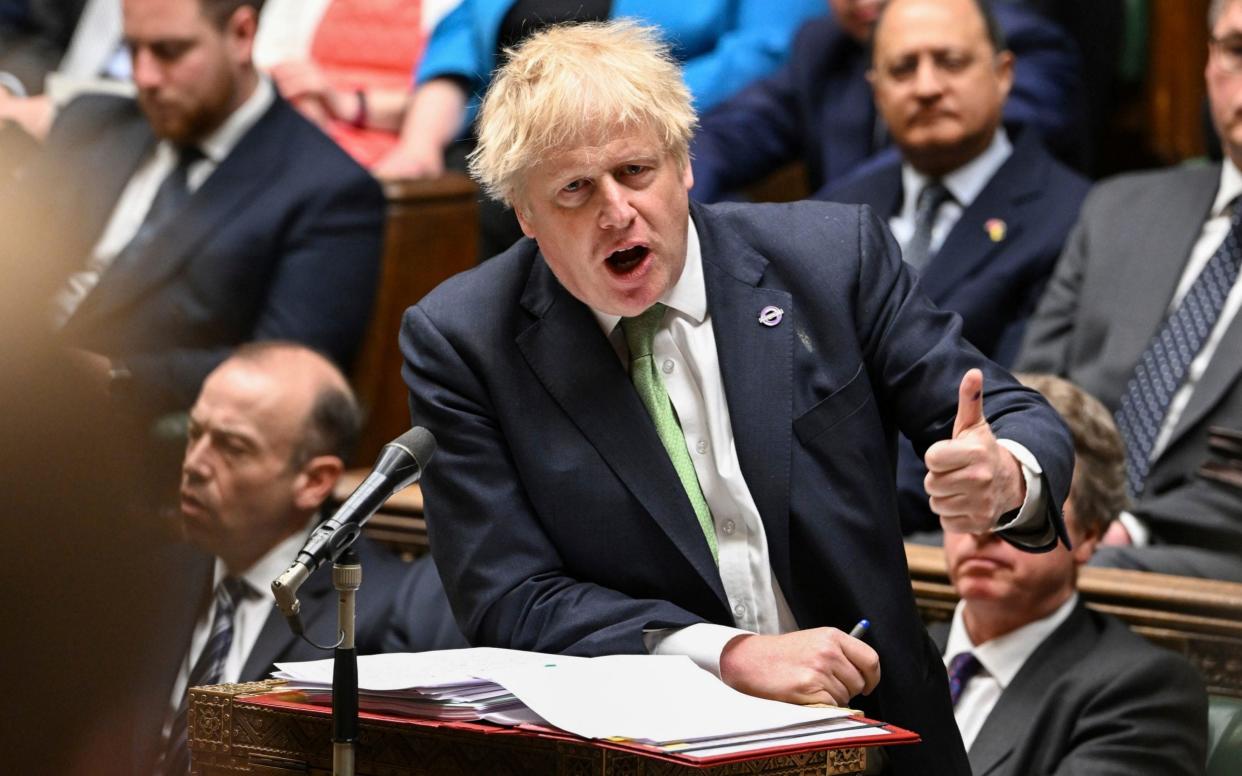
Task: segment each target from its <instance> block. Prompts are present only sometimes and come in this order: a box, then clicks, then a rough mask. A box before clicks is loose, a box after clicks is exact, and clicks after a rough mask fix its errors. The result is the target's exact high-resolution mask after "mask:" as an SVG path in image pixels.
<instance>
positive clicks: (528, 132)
mask: <svg viewBox="0 0 1242 776" xmlns="http://www.w3.org/2000/svg"><path fill="white" fill-rule="evenodd" d="M506 54H507V56H508V61H507V62H506V63H505V64H504V66H503V67H501V68H500V69H499V70H498V71H497V72H496V75H495V77H494V78H493V79H492V84H491V86H490V88H488V90H487V95H486V96H485V97H484V98H483V106H482V109H481V110H480V113H479V122H478V145H477V146H476V147H475V150H474V152H473V153H471V154H470V172H471V173H472V174H473V175H474V177H475V179H476V180H477V181H478V182H479V184H480V185H481V186H483V188H484V190H486V191H487V193H488V194H489V195H491V196H492V197H493V198H495V199H498V200H500V201H502V202H504V203H506V204H510V205H511V204H513V200H514V197H515V195H517V194H518V193H519V192H520V190H521V183H522V178H523V176H524V175H525V173H526V172H528V171H529V170H530V169H532V168H533V167H535V166H536V165H538V164H540V163H541V162H543V161H545V160H546V159H549V158H550V157H552V156H554V155H555V154H556V153H558V152H561V151H564V150H566V149H569V148H573V147H575V146H578V145H582V144H585V143H591V144H597V143H600V141H603V142H607V141H608V140H609V139H611V138H614V137H617V136H619V135H621V134H622V133H624V132H627V131H632V130H635V129H651V130H653V131H654V132H655V134H656V136H657V137H658V138H659V140H660V142H661V143H662V144H663V146H664V149H665V150H666V151H667V152H668V153H670V154H671V155H672V156H673V158H674V160H675V161H676V162H677V164H679V165H681V166H682V168H683V169H684V167H685V165H687V164H689V163H690V154H689V147H690V136H691V135H692V134H693V132H694V128H695V125H696V123H697V119H696V118H695V114H694V109H693V108H692V107H691V99H690V91H689V89H687V88H686V84H685V81H684V80H683V79H682V75H681V68H680V66H679V65H678V64H677V62H676V61H675V60H674V59H673V57H672V55H671V54H670V53H669V47H668V44H666V43H665V42H664V41H663V40H661V38H660V33H659V31H658V30H657V29H655V28H654V27H647V26H644V25H641V24H638V23H636V22H634V21H631V20H624V19H623V20H617V21H610V22H587V23H580V24H564V25H557V26H553V27H549V28H547V29H545V30H542V31H541V32H538V33H536V34H534V35H532V36H531V37H529V38H527V39H526V41H525V42H523V43H522V44H521V45H520V46H518V47H517V48H514V49H508V50H506Z"/></svg>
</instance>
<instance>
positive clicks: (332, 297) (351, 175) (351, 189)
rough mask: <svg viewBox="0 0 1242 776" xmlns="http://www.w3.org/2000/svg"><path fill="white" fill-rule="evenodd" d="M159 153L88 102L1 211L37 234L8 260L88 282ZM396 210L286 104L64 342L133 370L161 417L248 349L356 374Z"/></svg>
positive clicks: (126, 118) (109, 279)
mask: <svg viewBox="0 0 1242 776" xmlns="http://www.w3.org/2000/svg"><path fill="white" fill-rule="evenodd" d="M155 143H156V139H155V137H154V135H153V134H152V132H151V129H150V126H149V125H148V123H147V122H146V120H145V118H144V117H143V115H142V113H141V112H140V111H139V109H138V107H137V104H136V103H135V102H134V101H132V100H127V99H122V98H115V97H100V96H92V97H84V98H80V99H78V100H75V101H74V102H73V103H71V104H70V105H69V106H67V107H66V108H65V109H64V110H63V111H62V112H61V114H60V115H59V117H58V118H57V121H56V124H55V125H54V127H53V129H52V133H51V135H50V137H49V139H48V143H47V146H46V149H45V151H44V153H43V154H41V155H40V157H39V158H38V159H36V160H35V161H34V162H33V164H32V167H31V169H29V170H28V171H27V174H26V175H25V176H24V178H23V179H22V180H20V181H17V182H15V183H14V184H12V185H11V186H10V189H9V190H8V191H5V192H3V196H0V199H9V200H12V202H11V203H10V204H12V205H13V206H14V207H15V208H17V211H16V212H19V213H22V214H23V216H22V217H21V220H16V221H15V222H14V223H20V224H23V225H24V226H26V229H25V230H16V229H15V230H9V232H10V234H9V236H8V237H0V250H4V251H10V252H14V253H15V256H14V258H17V259H19V260H26V261H34V260H38V261H45V262H50V263H53V264H54V266H57V267H59V268H60V271H61V276H62V277H68V275H69V274H70V273H72V272H75V271H77V270H80V269H82V268H83V267H84V266H85V264H86V260H87V258H88V256H89V254H90V251H91V250H92V248H93V247H94V244H95V243H96V241H98V239H99V237H100V235H101V234H102V232H103V230H104V228H105V226H106V225H107V222H108V219H109V217H110V216H111V214H112V210H113V208H114V207H115V205H116V202H117V199H118V198H119V197H120V196H121V192H122V191H123V190H124V188H125V186H126V184H127V183H128V182H129V180H130V178H131V177H132V175H133V173H134V171H135V169H137V167H138V166H139V164H141V163H142V161H143V160H144V159H145V158H146V156H147V154H148V153H149V152H150V151H151V149H152V147H153V146H154V144H155ZM384 208H385V203H384V196H383V192H382V191H381V190H380V187H379V184H378V183H376V181H375V180H374V179H373V178H372V177H371V176H370V175H369V174H367V172H366V171H365V170H363V169H362V168H361V167H359V166H358V165H357V164H356V163H355V162H353V160H351V159H350V158H349V157H348V156H347V155H346V154H345V153H344V152H343V151H341V150H340V149H339V148H338V147H337V146H336V145H335V144H334V143H333V142H332V141H331V140H330V139H329V138H328V137H327V136H326V135H324V134H323V133H322V132H320V131H319V130H318V129H316V128H315V127H314V126H313V125H311V124H310V123H309V122H307V121H306V120H305V119H304V118H302V117H301V116H300V115H298V113H297V112H296V111H294V110H293V109H292V108H290V107H289V105H288V104H287V103H285V102H284V101H283V100H281V99H280V98H279V97H277V98H276V101H275V103H274V104H273V105H272V106H271V108H270V109H269V110H268V111H267V112H266V113H264V115H263V116H262V117H261V118H260V119H259V121H258V122H257V123H256V124H255V125H254V126H253V127H252V128H251V129H250V130H249V131H248V132H247V133H246V134H245V135H244V136H243V137H242V139H241V141H240V142H239V143H238V144H237V145H236V146H235V147H234V149H233V150H232V152H231V153H230V154H229V155H228V157H227V158H225V159H224V160H223V161H222V162H221V163H220V164H219V166H218V167H217V168H216V170H215V171H214V172H213V173H212V174H211V176H210V177H209V178H208V179H207V180H206V182H204V183H203V185H202V186H201V187H200V188H199V189H198V190H197V191H195V192H194V194H193V195H192V197H191V198H190V200H189V202H188V203H187V205H186V207H185V208H184V209H183V210H182V211H181V212H180V213H178V214H177V215H176V216H175V217H174V218H173V220H172V221H171V222H170V223H168V224H167V225H166V226H165V228H163V229H162V230H161V231H160V232H159V233H158V234H157V235H156V237H155V238H154V240H153V241H152V242H151V244H150V246H149V247H148V248H147V250H146V251H145V252H144V254H143V255H142V256H140V257H139V258H138V259H137V260H136V261H134V262H132V263H131V264H130V265H129V266H127V267H112V268H109V269H108V270H107V271H105V272H104V274H103V276H102V277H101V278H100V280H99V283H98V285H97V286H96V287H95V288H94V289H93V290H92V291H91V292H90V293H89V294H88V295H87V297H86V298H85V299H84V300H83V301H82V303H81V305H79V307H78V309H77V310H76V311H75V313H74V315H73V316H72V317H71V318H70V319H69V321H68V322H67V323H66V324H65V326H64V328H63V329H62V330H61V333H62V335H63V339H64V341H65V342H67V343H68V344H70V345H73V346H75V347H81V348H85V349H87V350H91V351H94V352H97V353H101V354H103V355H105V356H108V357H109V358H111V359H114V360H120V361H122V362H124V363H125V364H126V365H127V366H128V367H129V369H130V370H131V372H132V373H133V375H134V382H133V387H134V389H135V396H134V398H135V400H137V402H138V403H139V404H140V406H141V407H142V408H143V409H144V410H145V411H150V412H151V413H158V412H163V411H168V410H174V409H184V408H186V407H189V406H190V404H192V403H193V401H194V397H195V396H196V395H197V393H198V389H199V387H200V385H201V383H202V380H203V378H205V377H206V375H207V374H208V373H209V372H210V371H211V370H212V369H214V368H215V367H216V366H217V365H218V364H219V363H220V362H221V361H222V360H224V358H225V357H227V355H228V354H229V352H230V351H231V350H232V349H233V348H234V347H236V346H237V345H239V344H241V343H244V342H248V341H251V340H259V339H287V340H294V341H297V342H301V343H303V344H306V345H309V346H310V347H313V348H316V349H318V350H321V351H323V352H324V353H326V354H328V355H329V356H330V357H331V358H333V359H334V360H335V361H337V362H338V363H339V364H340V365H342V367H346V368H347V367H348V365H349V362H350V360H351V359H352V357H353V354H354V352H355V350H356V348H357V347H358V344H359V342H360V340H361V337H362V334H363V332H364V329H365V327H366V324H367V321H368V318H369V315H370V311H371V301H372V298H373V296H374V294H375V287H376V283H377V280H378V274H379V260H380V250H381V239H382V229H383V221H384ZM6 212H12V211H6Z"/></svg>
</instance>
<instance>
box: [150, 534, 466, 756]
mask: <svg viewBox="0 0 1242 776" xmlns="http://www.w3.org/2000/svg"><path fill="white" fill-rule="evenodd" d="M354 549H355V550H357V551H358V557H359V562H360V563H361V565H362V587H361V588H359V590H358V593H357V608H356V611H355V615H354V623H355V625H354V643H355V644H356V645H357V649H358V654H360V655H372V654H378V653H381V652H420V651H424V650H432V649H455V648H458V647H465V646H468V645H467V644H466V641H465V638H464V637H463V636H462V635H461V632H460V631H459V630H458V629H457V628H456V625H455V624H454V622H453V616H452V611H451V610H450V609H449V605H448V600H447V599H446V598H445V596H444V588H443V587H442V586H441V584H440V577H439V575H438V574H437V573H436V567H435V565H434V563H433V562H432V560H431V558H430V557H423V558H420V559H418V560H416V561H415V562H414V563H413V564H409V563H405V562H404V561H402V560H401V559H400V558H398V557H397V556H396V555H395V554H394V553H392V552H390V551H389V550H388V549H387V548H385V547H382V546H380V545H379V544H377V543H375V542H373V541H371V540H370V539H368V538H366V537H361V538H359V539H358V541H357V542H356V543H355V544H354ZM289 560H290V562H292V561H293V558H290V559H289ZM156 562H157V563H159V564H161V565H162V566H164V567H167V568H169V569H170V570H169V571H168V572H166V573H165V574H164V575H163V576H161V577H159V578H161V579H168V580H178V581H179V583H180V584H178V585H176V586H175V587H174V588H173V589H170V590H168V591H167V595H166V596H165V599H164V607H165V608H164V610H163V611H162V612H161V613H159V614H157V617H159V622H160V623H161V625H162V631H163V632H164V633H166V634H167V639H166V640H164V641H163V642H162V643H160V644H156V645H151V657H150V660H149V661H148V664H149V665H150V672H149V679H148V681H146V682H145V683H144V688H143V699H144V703H143V705H142V713H143V715H144V716H145V724H140V725H139V726H138V729H136V730H135V739H136V740H135V744H136V746H135V755H134V756H135V758H136V761H137V763H138V764H139V765H141V764H143V763H151V762H154V758H155V757H157V756H158V753H159V744H160V731H161V729H162V727H163V725H164V718H165V715H166V714H167V713H168V702H169V699H170V698H171V696H172V690H173V683H174V682H175V681H176V679H177V672H178V671H179V670H180V668H181V662H182V661H183V660H184V659H185V654H186V652H187V651H188V650H189V644H190V638H191V636H192V635H193V632H194V625H195V623H196V622H197V620H198V617H199V615H200V614H201V612H202V611H203V607H204V606H206V605H207V602H208V599H209V598H210V595H211V590H210V588H211V580H212V571H213V569H214V564H215V560H214V558H212V557H211V556H209V555H206V554H204V553H202V552H199V551H197V550H195V549H194V548H192V547H190V546H188V545H178V546H176V547H173V548H169V551H168V552H167V553H166V555H165V556H164V557H160V558H157V559H156ZM172 569H176V570H175V571H173V570H172ZM298 601H299V602H300V603H301V605H302V610H301V617H302V624H303V626H304V628H305V632H306V635H307V636H308V637H309V638H311V639H313V640H314V641H316V642H318V643H320V644H332V643H334V642H335V641H336V637H337V635H338V634H339V632H340V631H339V630H338V628H337V595H336V590H335V588H334V587H333V586H332V573H331V569H330V568H323V569H320V570H319V571H318V572H317V573H315V574H312V575H311V576H310V577H309V578H307V580H306V582H305V584H303V585H302V587H301V588H300V589H299V590H298ZM329 657H332V652H331V650H321V649H318V648H316V647H314V646H312V645H311V644H308V643H307V642H306V641H305V640H303V639H301V638H298V637H297V636H295V635H294V634H293V631H292V630H290V628H289V623H288V622H286V621H285V618H284V617H283V616H282V615H281V613H280V611H279V610H278V609H276V607H275V606H274V605H273V606H272V612H271V614H270V615H268V618H267V620H266V621H265V622H264V623H263V629H262V630H261V631H259V637H258V639H257V640H256V641H255V644H254V647H253V648H252V649H251V650H250V654H249V655H248V656H247V658H246V663H245V665H244V666H243V667H242V671H241V676H240V681H243V682H257V681H260V680H262V679H267V678H269V677H270V676H271V672H272V671H273V670H275V664H276V663H285V662H295V661H302V660H323V659H325V658H329ZM149 772H150V770H149V769H147V770H144V769H143V768H141V767H135V769H134V773H149Z"/></svg>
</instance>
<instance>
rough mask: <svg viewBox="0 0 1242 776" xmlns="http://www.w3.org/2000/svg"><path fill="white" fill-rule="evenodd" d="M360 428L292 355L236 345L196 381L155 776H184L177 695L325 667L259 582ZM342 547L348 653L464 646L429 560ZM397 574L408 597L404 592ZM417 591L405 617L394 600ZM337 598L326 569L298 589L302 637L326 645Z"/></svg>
mask: <svg viewBox="0 0 1242 776" xmlns="http://www.w3.org/2000/svg"><path fill="white" fill-rule="evenodd" d="M358 425H359V411H358V406H357V404H356V403H355V401H354V397H353V394H352V393H351V391H350V389H349V385H348V384H347V383H346V382H345V378H344V377H343V376H342V375H341V373H340V371H338V370H337V369H336V368H335V367H334V366H333V365H332V364H331V362H329V361H328V360H327V359H325V358H324V357H322V356H320V355H318V354H317V353H314V352H313V351H310V350H308V349H306V348H304V347H301V346H298V345H292V344H289V343H277V342H264V343H253V344H250V345H245V346H243V347H242V348H240V349H239V350H238V351H237V352H236V354H235V355H233V356H232V357H231V358H229V359H228V360H226V361H225V362H224V363H223V364H221V365H220V366H219V367H218V368H217V369H216V370H215V371H213V372H212V373H211V375H210V376H209V377H208V378H207V381H206V382H205V383H204V385H203V390H202V393H201V394H200V395H199V397H198V401H197V402H196V403H195V404H194V407H193V409H192V410H191V412H190V428H189V435H188V441H187V444H186V451H185V462H184V465H183V474H182V478H181V526H182V530H183V531H184V534H185V537H186V539H187V540H188V541H189V544H190V545H193V547H192V548H191V547H184V548H178V549H177V551H176V552H175V553H174V554H175V555H177V556H178V557H175V558H169V559H168V560H169V561H170V562H176V563H177V568H179V569H180V571H179V576H180V577H181V578H182V579H183V580H184V582H185V585H184V587H183V588H179V589H178V590H175V591H170V595H169V601H168V603H169V609H170V614H169V615H168V616H167V617H166V619H165V620H164V622H165V623H166V624H167V630H168V633H169V645H168V646H169V648H168V649H167V650H165V654H164V657H165V660H164V661H163V663H161V664H158V665H154V666H153V668H152V671H153V673H152V676H153V681H152V690H153V699H152V702H151V707H152V719H151V723H152V724H151V727H150V732H151V735H150V737H149V740H148V741H147V742H145V743H147V744H148V745H154V744H158V743H160V741H161V738H160V736H159V735H158V734H157V731H159V730H160V725H163V739H162V741H163V747H162V748H161V749H159V750H156V752H155V753H154V756H155V758H157V759H158V758H160V757H163V758H164V760H165V762H166V766H165V767H164V769H163V770H162V772H163V773H165V774H172V773H179V774H181V773H185V769H186V763H184V762H182V763H181V764H180V765H176V764H175V760H176V758H179V757H184V756H185V753H186V749H185V727H184V723H185V718H184V712H185V692H186V688H187V687H192V686H196V685H202V684H217V683H221V682H237V681H254V680H258V679H265V678H267V676H268V674H269V673H270V672H271V670H272V665H273V664H274V663H276V662H278V661H289V660H315V659H319V658H323V657H328V656H330V655H329V654H327V653H325V652H324V651H323V650H320V649H318V648H316V647H314V646H313V645H311V644H310V643H308V642H307V641H304V640H302V639H299V638H298V637H296V636H295V635H294V634H293V632H292V630H291V629H290V627H289V624H288V623H287V622H286V621H285V618H284V617H283V616H281V613H280V612H279V610H277V609H276V608H275V607H274V606H273V598H272V592H271V583H272V580H274V579H276V577H278V576H280V574H281V573H282V572H283V571H284V570H285V569H286V568H288V566H289V564H290V563H291V562H292V561H293V559H294V558H295V557H296V556H297V553H298V550H300V549H301V548H302V545H303V544H304V543H305V542H306V539H307V537H308V535H309V534H310V532H311V530H312V529H313V528H314V525H315V523H316V522H318V520H319V518H320V517H321V515H320V507H321V506H322V505H323V503H324V501H325V500H326V499H327V498H328V497H329V496H330V495H331V494H332V489H333V487H334V486H335V485H336V481H337V478H338V477H339V475H340V473H341V471H342V469H343V467H344V463H343V459H344V457H345V456H346V455H347V454H348V451H349V448H350V446H351V445H352V442H353V440H354V438H355V437H356V435H357V431H358ZM354 547H355V549H357V550H358V554H359V556H360V558H361V563H362V571H363V584H362V587H361V589H360V590H359V591H358V593H357V615H356V623H357V633H356V639H355V641H356V644H357V648H358V651H359V653H360V654H371V653H375V652H380V651H384V650H394V651H413V650H424V649H442V648H449V647H459V646H465V640H464V639H463V638H462V636H461V633H460V631H458V630H457V629H456V626H455V625H454V624H453V622H452V614H451V612H450V611H449V608H448V602H447V600H446V599H445V597H444V592H443V589H442V588H441V587H440V579H439V575H438V574H437V573H436V570H435V567H434V566H432V565H431V559H430V558H425V559H423V560H421V561H419V562H417V563H416V564H415V566H414V567H413V568H412V567H410V566H409V565H407V564H405V563H403V562H402V561H401V560H400V559H399V558H397V557H396V555H394V554H392V553H390V552H387V551H386V550H384V549H382V548H380V547H378V546H377V545H375V544H373V543H372V542H370V541H369V540H367V539H366V538H365V537H364V538H360V539H359V540H358V541H357V542H356V543H355V545H354ZM409 575H414V576H416V577H417V584H418V590H417V591H413V590H410V589H408V588H406V587H405V580H406V579H407V576H409ZM402 590H404V592H403V593H402V594H401V595H402V597H398V594H399V591H402ZM212 591H214V593H213V592H212ZM415 592H417V598H418V607H419V608H418V610H417V611H414V610H412V607H411V603H410V600H408V599H407V598H405V597H404V596H411V597H413V595H414V593H415ZM336 598H337V597H336V593H335V591H334V590H333V587H332V580H331V575H330V574H329V573H327V572H326V570H324V571H321V572H320V573H318V574H315V575H313V576H311V577H310V578H309V579H308V580H307V581H306V583H305V584H304V585H302V587H301V589H300V590H299V591H298V599H299V600H300V602H301V605H302V612H301V614H302V622H303V624H304V627H305V629H306V633H307V636H308V637H309V638H310V639H313V640H315V641H316V642H318V643H321V644H332V643H334V642H335V641H336V636H337V633H338V631H337V600H336ZM209 602H210V603H209ZM395 634H400V636H401V638H394V635H395Z"/></svg>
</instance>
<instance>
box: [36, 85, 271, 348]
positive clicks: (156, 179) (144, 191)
mask: <svg viewBox="0 0 1242 776" xmlns="http://www.w3.org/2000/svg"><path fill="white" fill-rule="evenodd" d="M275 98H276V92H275V89H274V88H273V87H272V84H271V82H270V81H268V80H267V78H266V77H262V76H261V77H260V78H259V82H258V86H257V88H255V90H254V92H253V93H252V94H251V95H250V97H248V98H247V99H246V101H245V102H243V103H242V104H241V106H239V107H238V108H237V110H235V111H233V113H232V114H231V115H230V116H229V117H228V118H227V119H225V120H224V122H223V123H222V124H221V125H220V126H219V127H217V128H216V130H215V131H214V132H212V133H211V134H210V135H209V136H207V137H206V138H205V139H204V140H202V142H200V143H199V144H198V148H199V150H201V151H202V152H203V158H202V159H200V160H199V161H197V162H195V163H194V164H192V165H190V169H189V173H188V175H187V181H186V182H187V185H188V188H189V190H190V192H191V193H193V192H195V191H197V190H198V189H199V187H200V186H202V185H203V183H204V182H205V181H206V180H207V178H208V177H210V176H211V174H212V173H213V172H215V170H216V168H217V167H218V166H219V165H220V163H221V162H223V161H224V159H225V157H227V156H228V155H229V154H230V153H231V152H232V151H233V148H234V147H235V146H236V145H237V144H238V142H240V141H241V139H242V137H243V136H244V135H245V134H246V132H248V131H249V130H250V128H251V127H253V126H254V125H255V124H256V123H257V122H258V120H259V119H260V118H261V117H262V116H263V114H264V113H265V112H266V111H267V109H268V108H269V107H270V106H271V104H272V102H273V101H274V100H275ZM176 166H177V150H176V149H175V148H174V147H173V144H172V143H171V142H169V141H167V140H161V141H160V142H159V143H157V144H156V145H155V148H154V149H153V150H152V151H151V153H150V154H149V155H148V156H147V159H146V160H145V161H144V162H142V163H141V164H140V165H138V169H136V170H135V171H134V174H133V175H132V176H131V177H130V179H129V183H128V184H126V186H125V190H124V191H123V192H122V193H121V197H120V199H118V200H117V203H116V206H115V207H114V208H113V209H112V215H111V216H110V217H109V219H108V224H107V226H105V227H104V230H103V234H102V235H101V236H100V238H99V240H98V242H96V243H95V247H94V248H93V249H92V250H91V255H90V257H89V258H88V259H87V262H86V266H85V268H83V269H82V270H81V271H79V272H75V273H73V274H72V275H70V276H69V279H68V281H67V282H66V283H65V286H64V287H63V288H61V290H60V291H59V292H57V294H56V297H55V299H54V300H53V318H54V321H55V324H56V326H57V327H59V326H63V325H64V323H65V321H67V320H69V317H70V316H71V315H73V311H74V310H76V309H77V307H78V305H79V304H81V303H82V300H83V299H85V298H86V295H87V294H88V293H90V291H91V289H93V288H94V287H95V285H96V284H97V283H98V282H99V278H100V277H101V276H102V275H103V273H104V271H105V270H107V268H108V267H109V266H110V265H111V264H112V260H113V259H115V258H116V257H117V254H119V253H120V252H121V250H122V249H124V248H125V246H126V245H128V244H129V241H130V240H132V239H133V238H134V235H136V234H137V233H138V229H139V228H140V227H141V226H142V222H143V219H145V218H146V216H147V211H148V210H150V209H151V203H152V202H153V201H154V200H155V194H156V192H157V191H159V188H160V184H161V183H163V182H164V178H166V177H168V174H169V173H170V172H172V170H173V168H174V167H176Z"/></svg>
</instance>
